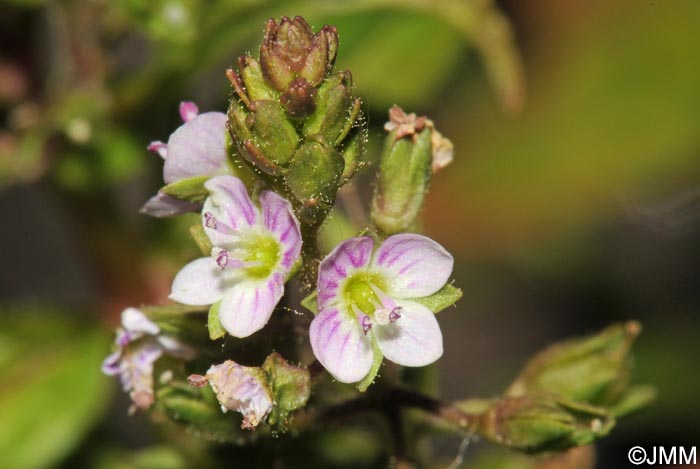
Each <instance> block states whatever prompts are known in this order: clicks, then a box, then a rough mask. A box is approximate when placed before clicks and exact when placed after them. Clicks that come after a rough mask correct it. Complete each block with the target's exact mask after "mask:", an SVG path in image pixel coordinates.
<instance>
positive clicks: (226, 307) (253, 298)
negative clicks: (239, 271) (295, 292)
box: [219, 272, 284, 338]
mask: <svg viewBox="0 0 700 469" xmlns="http://www.w3.org/2000/svg"><path fill="white" fill-rule="evenodd" d="M282 295H284V276H283V275H282V274H281V273H280V272H276V273H274V274H273V275H272V276H271V277H270V278H268V279H267V280H266V281H263V282H252V281H242V282H239V283H237V284H235V285H233V286H232V287H231V288H230V289H229V290H228V291H227V292H226V294H225V295H224V297H223V298H222V299H221V305H220V306H219V321H221V325H222V326H223V327H224V329H226V330H227V331H228V333H229V334H231V335H232V336H234V337H240V338H243V337H248V336H249V335H251V334H253V333H254V332H257V331H259V330H260V329H262V328H263V326H265V324H267V321H269V319H270V316H271V315H272V312H273V311H274V309H275V306H277V303H278V302H279V300H280V298H282Z"/></svg>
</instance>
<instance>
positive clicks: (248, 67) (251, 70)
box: [241, 57, 279, 101]
mask: <svg viewBox="0 0 700 469" xmlns="http://www.w3.org/2000/svg"><path fill="white" fill-rule="evenodd" d="M244 60H245V66H244V67H243V68H242V69H241V77H242V78H243V83H244V84H245V90H246V93H247V94H248V96H249V97H250V100H251V101H258V100H261V99H265V100H276V99H277V98H278V97H279V92H278V91H276V90H275V89H273V88H271V87H270V86H268V84H267V82H266V81H265V77H264V76H263V72H262V68H261V67H260V63H259V62H258V61H257V60H255V59H253V58H252V57H245V58H244Z"/></svg>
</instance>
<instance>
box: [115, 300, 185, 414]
mask: <svg viewBox="0 0 700 469" xmlns="http://www.w3.org/2000/svg"><path fill="white" fill-rule="evenodd" d="M115 342H116V344H117V350H116V351H115V352H114V353H112V354H111V355H109V356H108V357H107V358H106V359H105V360H104V362H103V363H102V372H103V373H105V374H106V375H109V376H116V375H119V378H120V380H121V383H122V388H123V389H124V391H126V392H128V393H129V396H130V397H131V400H132V401H134V406H135V408H138V409H141V410H145V409H148V408H149V407H150V406H151V404H153V399H154V397H153V364H154V363H155V362H156V360H158V359H159V358H160V357H161V356H162V355H163V353H168V354H170V355H173V356H176V357H180V358H184V359H191V358H192V357H194V350H192V348H190V347H189V346H187V345H185V344H183V343H181V342H180V341H178V340H176V339H173V338H172V337H168V336H164V335H161V333H160V328H159V327H158V325H157V324H155V323H154V322H152V321H151V320H150V319H148V318H147V317H146V315H145V314H143V312H141V311H140V310H138V309H136V308H127V309H125V310H124V311H123V312H122V327H121V328H119V329H117V338H116V340H115Z"/></svg>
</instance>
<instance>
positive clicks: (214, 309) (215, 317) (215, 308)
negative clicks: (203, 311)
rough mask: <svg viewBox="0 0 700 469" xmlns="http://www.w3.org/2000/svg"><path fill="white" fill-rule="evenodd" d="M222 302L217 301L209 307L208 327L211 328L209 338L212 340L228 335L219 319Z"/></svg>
mask: <svg viewBox="0 0 700 469" xmlns="http://www.w3.org/2000/svg"><path fill="white" fill-rule="evenodd" d="M220 304H221V302H216V303H214V304H213V305H211V308H209V319H208V320H207V329H209V338H210V339H211V340H216V339H220V338H222V337H223V336H225V335H226V331H225V330H224V328H223V327H222V326H221V321H219V305H220Z"/></svg>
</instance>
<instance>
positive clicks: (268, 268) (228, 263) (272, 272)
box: [170, 175, 301, 337]
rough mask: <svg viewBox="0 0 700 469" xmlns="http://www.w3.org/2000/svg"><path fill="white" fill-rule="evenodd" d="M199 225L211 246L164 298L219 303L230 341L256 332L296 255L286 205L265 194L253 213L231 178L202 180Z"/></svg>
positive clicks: (294, 224)
mask: <svg viewBox="0 0 700 469" xmlns="http://www.w3.org/2000/svg"><path fill="white" fill-rule="evenodd" d="M205 187H206V188H207V189H208V190H209V193H210V196H209V197H208V198H207V199H206V200H205V202H204V208H203V209H202V222H203V224H204V230H205V232H206V233H207V236H208V237H209V239H210V240H211V242H212V244H213V245H214V248H213V249H212V252H211V256H210V257H203V258H200V259H197V260H194V261H192V262H190V263H189V264H188V265H186V266H185V267H184V268H183V269H182V270H181V271H180V272H179V273H178V274H177V276H176V277H175V280H174V281H173V286H172V293H171V295H170V298H171V299H172V300H175V301H177V302H180V303H184V304H187V305H210V304H214V303H217V302H219V301H220V305H219V320H220V321H221V325H222V326H223V327H224V329H226V330H227V331H228V332H229V333H230V334H231V335H233V336H235V337H247V336H249V335H251V334H252V333H254V332H256V331H258V330H260V329H262V327H263V326H264V325H265V324H266V323H267V321H268V320H269V319H270V316H271V315H272V311H273V310H274V309H275V306H276V305H277V303H278V302H279V300H280V298H282V295H283V294H284V282H285V277H286V276H287V274H289V272H290V271H291V270H292V267H293V266H294V263H295V262H296V260H297V259H298V258H299V253H300V252H301V232H300V230H299V222H298V221H297V219H296V217H295V216H294V213H292V207H291V204H290V203H289V202H288V201H287V200H285V199H283V198H282V197H280V196H279V195H277V194H275V193H274V192H272V191H270V190H265V191H262V192H261V193H260V197H259V199H260V205H261V208H260V209H258V207H256V206H255V205H254V204H253V202H252V201H251V200H250V197H249V196H248V192H247V191H246V188H245V185H244V184H243V182H241V180H240V179H238V178H236V177H233V176H227V175H226V176H216V177H214V178H212V179H210V180H209V181H207V182H206V184H205Z"/></svg>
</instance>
